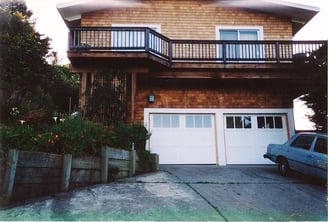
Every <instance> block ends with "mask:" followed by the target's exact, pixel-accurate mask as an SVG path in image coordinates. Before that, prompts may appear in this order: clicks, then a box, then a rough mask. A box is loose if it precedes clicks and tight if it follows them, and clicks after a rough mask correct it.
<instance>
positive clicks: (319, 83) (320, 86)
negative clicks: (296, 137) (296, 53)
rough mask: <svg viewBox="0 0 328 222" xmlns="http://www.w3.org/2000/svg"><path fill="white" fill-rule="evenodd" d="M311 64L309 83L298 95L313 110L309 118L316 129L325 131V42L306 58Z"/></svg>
mask: <svg viewBox="0 0 328 222" xmlns="http://www.w3.org/2000/svg"><path fill="white" fill-rule="evenodd" d="M307 60H308V61H307V62H308V63H309V65H311V74H312V75H311V76H313V77H314V78H312V79H311V84H307V87H306V88H305V90H304V95H302V96H301V97H300V99H301V100H303V101H304V102H305V104H306V105H307V106H308V107H309V108H311V109H312V110H313V112H314V114H313V115H311V116H309V119H310V120H311V121H312V122H313V123H314V124H315V127H316V130H318V131H322V132H327V44H325V45H323V46H322V47H321V48H319V49H318V50H317V51H315V52H313V53H312V54H311V55H310V56H309V58H308V59H307Z"/></svg>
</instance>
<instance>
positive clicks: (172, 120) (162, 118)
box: [153, 114, 180, 128]
mask: <svg viewBox="0 0 328 222" xmlns="http://www.w3.org/2000/svg"><path fill="white" fill-rule="evenodd" d="M179 126H180V120H179V115H176V114H154V115H153V127H154V128H179Z"/></svg>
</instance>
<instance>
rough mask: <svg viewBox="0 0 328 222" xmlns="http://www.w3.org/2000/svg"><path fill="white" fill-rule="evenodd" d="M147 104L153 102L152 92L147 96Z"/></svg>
mask: <svg viewBox="0 0 328 222" xmlns="http://www.w3.org/2000/svg"><path fill="white" fill-rule="evenodd" d="M148 102H150V103H153V102H155V95H154V93H153V92H150V93H149V95H148Z"/></svg>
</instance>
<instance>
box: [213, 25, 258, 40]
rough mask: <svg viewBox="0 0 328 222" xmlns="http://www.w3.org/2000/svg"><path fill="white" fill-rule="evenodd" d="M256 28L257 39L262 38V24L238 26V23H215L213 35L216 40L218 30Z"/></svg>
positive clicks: (218, 38) (218, 35) (218, 37)
mask: <svg viewBox="0 0 328 222" xmlns="http://www.w3.org/2000/svg"><path fill="white" fill-rule="evenodd" d="M222 29H224V30H238V31H239V30H258V39H257V40H263V39H264V37H263V36H264V35H263V27H262V26H240V25H236V26H234V25H217V26H215V35H216V40H220V34H219V33H220V30H222Z"/></svg>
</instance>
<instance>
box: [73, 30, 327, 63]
mask: <svg viewBox="0 0 328 222" xmlns="http://www.w3.org/2000/svg"><path fill="white" fill-rule="evenodd" d="M321 47H327V41H283V40H277V41H226V40H225V41H220V40H174V39H169V38H167V37H165V36H163V35H161V34H160V33H158V32H156V31H154V30H152V29H150V28H146V27H74V28H70V35H69V54H68V56H69V58H71V59H73V58H76V57H81V56H85V57H99V56H100V57H106V58H148V59H152V60H154V61H156V62H159V63H161V64H163V65H165V66H168V67H172V68H192V67H197V68H201V67H206V68H220V67H225V68H226V67H237V66H239V67H241V65H242V66H245V65H248V66H252V67H255V66H254V65H256V67H259V66H262V67H267V66H271V67H272V65H275V66H277V64H278V65H284V64H285V65H288V64H289V65H290V64H295V63H296V62H300V61H302V59H305V58H306V57H307V56H308V55H309V54H311V53H312V52H314V51H316V50H318V49H319V48H321ZM279 67H280V66H279Z"/></svg>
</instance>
